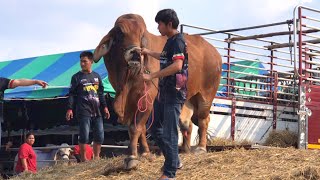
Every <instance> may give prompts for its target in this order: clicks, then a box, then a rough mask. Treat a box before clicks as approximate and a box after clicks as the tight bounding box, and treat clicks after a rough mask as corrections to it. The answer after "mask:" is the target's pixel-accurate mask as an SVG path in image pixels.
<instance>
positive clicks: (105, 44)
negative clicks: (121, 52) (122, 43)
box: [93, 31, 113, 63]
mask: <svg viewBox="0 0 320 180" xmlns="http://www.w3.org/2000/svg"><path fill="white" fill-rule="evenodd" d="M111 32H112V31H110V32H109V33H108V34H107V35H106V36H104V37H103V38H102V39H101V41H100V43H99V45H98V46H97V47H96V49H95V50H94V53H93V61H94V62H95V63H97V62H98V61H99V60H100V59H101V57H102V56H104V55H106V54H107V53H108V52H109V51H110V49H111V46H112V44H113V38H112V36H111Z"/></svg>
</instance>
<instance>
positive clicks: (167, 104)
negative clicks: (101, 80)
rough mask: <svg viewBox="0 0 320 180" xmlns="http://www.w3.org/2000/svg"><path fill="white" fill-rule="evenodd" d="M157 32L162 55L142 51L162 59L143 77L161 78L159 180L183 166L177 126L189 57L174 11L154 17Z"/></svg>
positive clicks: (156, 130)
mask: <svg viewBox="0 0 320 180" xmlns="http://www.w3.org/2000/svg"><path fill="white" fill-rule="evenodd" d="M155 21H156V22H157V23H158V30H159V32H160V33H161V35H162V36H166V37H167V38H168V39H167V42H166V44H165V46H164V48H163V50H162V52H161V53H159V52H154V51H151V50H149V49H146V48H143V49H142V50H141V53H142V54H143V55H150V56H152V57H154V58H156V59H159V60H160V71H157V72H153V73H151V74H143V79H144V80H145V81H151V80H152V79H155V78H159V80H160V81H159V92H158V98H157V99H156V100H155V103H154V113H155V116H154V117H155V119H154V124H153V126H152V129H151V133H152V136H153V137H154V138H155V141H156V143H157V145H158V146H159V147H160V149H161V151H162V153H163V155H164V157H165V162H164V168H163V174H162V176H161V177H160V179H168V178H175V176H176V171H177V168H179V167H180V166H181V163H180V162H179V161H180V160H179V156H178V123H179V117H180V113H181V108H182V106H183V104H184V102H185V100H186V93H187V83H186V82H187V77H188V58H187V52H186V43H185V40H184V37H183V35H182V34H181V33H179V31H178V30H177V28H178V25H179V19H178V16H177V14H176V12H175V11H174V10H172V9H163V10H161V11H159V12H158V13H157V15H156V17H155Z"/></svg>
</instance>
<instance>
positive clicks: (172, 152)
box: [151, 100, 182, 178]
mask: <svg viewBox="0 0 320 180" xmlns="http://www.w3.org/2000/svg"><path fill="white" fill-rule="evenodd" d="M181 107H182V104H164V103H161V102H158V101H157V100H155V102H154V123H153V125H152V127H151V135H152V137H153V138H154V140H155V142H156V144H157V145H158V146H159V148H160V149H161V151H162V153H163V155H164V157H165V162H164V171H163V174H164V175H166V176H168V177H169V178H174V177H175V176H176V171H177V166H178V165H179V163H180V162H179V161H180V160H179V155H178V152H179V149H178V125H179V117H180V113H181Z"/></svg>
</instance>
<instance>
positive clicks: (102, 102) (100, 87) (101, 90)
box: [98, 77, 107, 108]
mask: <svg viewBox="0 0 320 180" xmlns="http://www.w3.org/2000/svg"><path fill="white" fill-rule="evenodd" d="M98 79H99V88H98V96H99V101H100V104H101V106H102V107H103V108H106V107H107V103H106V100H105V98H104V95H103V91H104V87H103V83H102V80H101V78H100V77H99V78H98Z"/></svg>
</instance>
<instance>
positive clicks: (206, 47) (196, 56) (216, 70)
mask: <svg viewBox="0 0 320 180" xmlns="http://www.w3.org/2000/svg"><path fill="white" fill-rule="evenodd" d="M185 38H186V42H187V46H188V56H189V70H188V73H189V76H188V85H187V86H188V97H187V98H188V99H189V98H191V97H192V96H194V95H195V94H197V93H199V92H200V93H201V94H202V95H204V96H210V99H211V98H212V99H213V97H214V96H215V94H216V91H217V89H218V87H219V83H220V77H221V70H222V59H221V56H220V54H219V52H218V51H217V49H216V48H215V47H213V46H212V45H211V44H210V43H209V42H207V41H206V40H205V39H203V38H202V37H201V36H198V35H185Z"/></svg>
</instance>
